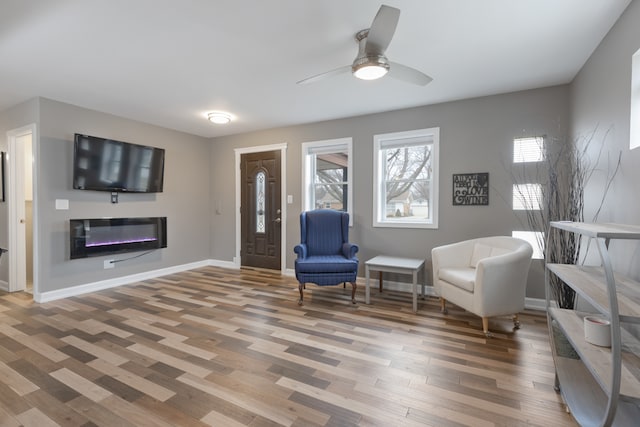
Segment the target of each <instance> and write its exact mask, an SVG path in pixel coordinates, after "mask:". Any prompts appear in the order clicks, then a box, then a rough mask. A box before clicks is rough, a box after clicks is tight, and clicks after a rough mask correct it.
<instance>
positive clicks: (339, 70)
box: [296, 65, 351, 85]
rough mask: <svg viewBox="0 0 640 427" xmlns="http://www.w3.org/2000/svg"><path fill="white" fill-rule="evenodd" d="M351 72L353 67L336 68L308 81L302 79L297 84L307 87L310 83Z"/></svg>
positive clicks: (307, 79) (309, 78)
mask: <svg viewBox="0 0 640 427" xmlns="http://www.w3.org/2000/svg"><path fill="white" fill-rule="evenodd" d="M350 72H351V65H345V66H344V67H340V68H336V69H335V70H331V71H326V72H324V73H320V74H316V75H315V76H311V77H307V78H306V79H302V80H300V81H298V82H296V84H299V85H306V84H309V83H315V82H317V81H319V80H324V79H326V78H329V77H333V76H337V75H339V74H345V73H350Z"/></svg>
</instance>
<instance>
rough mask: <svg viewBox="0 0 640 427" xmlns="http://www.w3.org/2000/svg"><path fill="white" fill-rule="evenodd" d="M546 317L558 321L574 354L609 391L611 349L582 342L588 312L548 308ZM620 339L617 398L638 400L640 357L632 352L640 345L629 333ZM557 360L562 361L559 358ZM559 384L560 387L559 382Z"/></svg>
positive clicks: (639, 391) (639, 390)
mask: <svg viewBox="0 0 640 427" xmlns="http://www.w3.org/2000/svg"><path fill="white" fill-rule="evenodd" d="M549 314H550V315H551V317H552V318H553V319H556V320H557V323H558V326H559V327H560V329H561V330H562V332H563V333H564V334H565V336H566V337H567V338H568V339H569V342H570V343H571V345H572V346H573V348H574V349H575V350H576V352H577V353H578V354H579V355H580V357H581V358H582V359H583V360H584V361H585V363H584V364H585V365H586V366H587V367H588V369H589V371H590V372H591V374H592V375H593V376H594V377H595V379H596V381H597V382H598V383H599V384H600V387H601V388H602V389H604V390H609V388H610V387H611V382H612V381H611V374H612V368H611V363H612V356H611V349H610V348H608V347H599V346H597V345H593V344H590V343H588V342H586V341H585V340H584V321H583V317H584V316H585V315H586V314H587V313H580V312H577V311H574V310H565V309H560V308H553V307H550V308H549ZM623 336H624V339H623V346H622V353H623V355H622V371H621V384H620V398H621V399H623V398H624V399H640V357H639V356H640V355H638V354H637V353H635V354H634V351H636V350H637V349H638V348H639V347H640V342H638V340H637V339H636V338H634V337H633V336H632V335H630V334H623ZM630 350H631V351H630ZM558 359H565V358H562V357H558ZM556 370H557V372H558V375H560V372H561V371H562V369H561V368H560V367H558V368H557V369H556ZM589 376H591V375H589ZM560 383H561V384H563V382H562V381H561V382H560ZM565 385H566V384H565ZM567 403H568V402H567ZM569 407H571V408H573V406H572V405H569Z"/></svg>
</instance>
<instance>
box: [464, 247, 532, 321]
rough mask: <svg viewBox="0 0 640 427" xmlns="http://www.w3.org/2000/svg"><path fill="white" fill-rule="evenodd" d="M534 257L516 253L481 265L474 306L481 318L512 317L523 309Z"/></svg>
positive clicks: (520, 252)
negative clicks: (509, 315) (488, 316)
mask: <svg viewBox="0 0 640 427" xmlns="http://www.w3.org/2000/svg"><path fill="white" fill-rule="evenodd" d="M530 263H531V254H530V253H528V252H527V251H517V252H513V253H510V254H504V255H499V256H494V257H489V258H485V259H483V260H481V261H480V262H478V267H477V270H476V282H475V288H474V294H475V296H474V306H475V309H476V310H477V311H478V313H480V315H482V314H483V313H484V314H487V313H489V314H490V315H499V314H512V313H517V312H518V311H520V310H522V309H523V308H524V301H525V292H526V287H527V275H528V273H529V265H530Z"/></svg>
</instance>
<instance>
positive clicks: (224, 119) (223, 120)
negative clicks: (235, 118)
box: [207, 112, 231, 125]
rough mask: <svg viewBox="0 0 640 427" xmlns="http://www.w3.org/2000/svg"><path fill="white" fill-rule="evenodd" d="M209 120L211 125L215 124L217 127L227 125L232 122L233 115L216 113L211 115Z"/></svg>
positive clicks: (208, 116)
mask: <svg viewBox="0 0 640 427" xmlns="http://www.w3.org/2000/svg"><path fill="white" fill-rule="evenodd" d="M207 118H208V119H209V121H210V122H211V123H215V124H217V125H226V124H227V123H229V122H230V121H231V114H227V113H220V112H214V113H209V114H208V115H207Z"/></svg>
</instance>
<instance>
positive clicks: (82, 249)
mask: <svg viewBox="0 0 640 427" xmlns="http://www.w3.org/2000/svg"><path fill="white" fill-rule="evenodd" d="M69 230H70V237H71V254H70V258H71V259H76V258H86V257H92V256H102V255H113V254H119V253H124V252H136V251H147V250H152V249H160V248H166V247H167V217H145V218H91V219H71V220H69Z"/></svg>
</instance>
